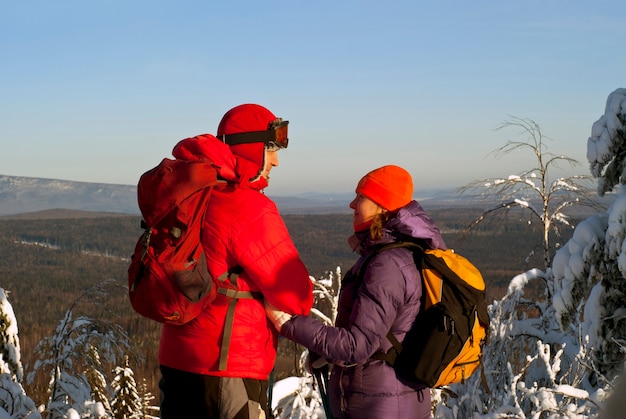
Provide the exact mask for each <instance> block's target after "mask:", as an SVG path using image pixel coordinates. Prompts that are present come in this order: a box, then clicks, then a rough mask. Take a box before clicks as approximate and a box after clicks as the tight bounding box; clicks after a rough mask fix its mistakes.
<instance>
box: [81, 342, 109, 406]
mask: <svg viewBox="0 0 626 419" xmlns="http://www.w3.org/2000/svg"><path fill="white" fill-rule="evenodd" d="M89 357H90V358H91V360H92V362H91V364H90V365H89V366H88V367H87V369H86V370H85V377H86V378H87V382H88V383H89V386H90V387H91V397H92V400H93V401H94V402H96V403H101V404H102V408H103V409H104V411H105V412H110V411H111V405H110V403H109V401H110V400H111V391H110V390H109V386H108V385H107V380H106V377H105V376H104V374H103V373H102V363H101V362H100V354H99V353H98V348H97V347H95V346H94V345H90V346H89Z"/></svg>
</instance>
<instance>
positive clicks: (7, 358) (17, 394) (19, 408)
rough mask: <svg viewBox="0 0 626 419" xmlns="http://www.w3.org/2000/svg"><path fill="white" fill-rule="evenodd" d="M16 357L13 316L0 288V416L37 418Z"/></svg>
mask: <svg viewBox="0 0 626 419" xmlns="http://www.w3.org/2000/svg"><path fill="white" fill-rule="evenodd" d="M20 357H21V353H20V340H19V337H18V328H17V319H16V318H15V315H14V313H13V307H12V306H11V303H9V300H8V298H7V293H6V292H5V291H4V290H3V289H2V288H0V416H2V414H3V413H6V415H7V416H8V417H12V418H29V419H36V418H41V415H40V414H39V412H38V411H37V408H36V406H35V403H34V402H33V401H32V400H31V399H30V398H29V397H28V396H27V395H26V393H25V392H24V388H23V387H22V378H23V375H24V370H23V368H22V363H21V361H20Z"/></svg>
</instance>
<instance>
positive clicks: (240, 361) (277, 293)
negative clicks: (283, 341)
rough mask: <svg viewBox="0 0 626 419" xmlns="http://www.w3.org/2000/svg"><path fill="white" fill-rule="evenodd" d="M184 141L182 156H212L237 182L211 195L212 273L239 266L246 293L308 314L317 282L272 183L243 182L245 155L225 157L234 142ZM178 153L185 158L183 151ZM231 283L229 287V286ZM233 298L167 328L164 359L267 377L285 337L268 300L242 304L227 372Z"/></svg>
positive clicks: (208, 240)
mask: <svg viewBox="0 0 626 419" xmlns="http://www.w3.org/2000/svg"><path fill="white" fill-rule="evenodd" d="M207 137H210V138H205V137H204V136H200V137H195V138H193V139H187V140H183V141H182V142H181V143H179V146H180V145H182V148H183V150H182V152H181V147H179V146H177V148H178V151H177V148H175V150H174V151H175V153H174V155H175V157H178V158H180V157H179V156H183V157H185V158H188V159H189V158H190V156H189V155H188V154H187V153H186V152H185V151H189V150H192V152H193V153H192V154H193V155H194V156H196V157H199V158H207V157H208V158H211V157H213V156H212V155H215V154H219V155H215V156H214V158H212V159H211V160H213V161H216V163H217V164H220V165H221V166H222V168H221V169H220V176H221V177H223V178H224V179H225V180H227V181H229V183H228V184H227V185H223V186H222V185H220V186H217V187H216V188H215V189H214V190H213V193H212V195H211V199H210V201H209V204H208V208H207V214H206V218H205V222H204V226H203V231H202V235H203V237H202V242H203V246H204V248H205V252H206V256H207V264H208V268H209V272H210V273H211V275H212V276H213V277H214V278H217V277H219V276H220V275H222V274H224V273H225V272H227V271H228V270H229V269H233V268H234V267H235V266H239V267H241V268H242V269H243V272H242V273H241V274H240V275H239V278H238V280H237V287H238V289H239V291H260V292H261V293H262V294H263V296H264V298H266V299H267V300H268V301H269V302H271V303H272V304H273V305H275V306H276V307H278V308H279V309H281V310H283V311H286V312H289V313H292V314H301V315H307V314H308V313H309V311H310V309H311V306H312V304H313V292H312V290H313V287H312V283H311V280H310V278H309V274H308V272H307V269H306V267H305V266H304V263H303V262H302V261H301V260H300V258H299V256H298V251H297V250H296V248H295V246H294V244H293V242H292V240H291V238H290V236H289V233H288V231H287V228H286V226H285V224H284V222H283V220H282V218H281V216H280V214H279V212H278V209H277V208H276V205H275V204H274V203H273V202H272V201H271V200H270V199H269V198H268V197H266V196H265V195H264V194H263V193H261V191H260V190H259V189H258V185H263V186H264V185H265V183H264V182H260V183H258V182H257V183H249V182H248V181H247V180H245V179H246V178H245V177H244V180H240V178H241V176H238V175H237V173H238V172H240V171H243V172H244V173H245V172H247V171H249V168H245V167H242V166H245V165H246V164H247V162H246V161H243V160H242V159H236V158H233V159H230V158H226V159H224V153H228V150H229V148H228V146H226V145H224V144H223V143H221V142H219V141H218V142H217V144H215V142H214V141H209V140H212V139H214V137H211V136H207ZM177 154H178V155H177ZM228 285H229V284H224V286H228ZM230 302H231V299H230V298H229V297H225V296H223V295H218V296H217V298H216V299H215V301H213V302H212V303H211V304H210V305H209V306H208V308H207V309H205V310H204V311H203V312H202V313H201V314H200V315H199V316H198V317H197V318H196V319H194V320H192V321H191V322H189V323H186V324H184V325H182V326H173V325H163V328H162V331H161V340H160V344H159V363H160V364H161V365H165V366H168V367H171V368H176V369H180V370H183V371H188V372H193V373H198V374H207V375H216V376H225V377H244V378H254V379H261V380H266V379H267V378H268V376H269V374H270V372H271V370H272V368H273V367H274V361H275V358H276V347H277V339H278V334H277V332H276V330H275V329H274V327H273V326H272V325H271V323H270V322H269V321H268V320H267V318H266V315H265V309H264V307H263V301H261V300H257V299H240V300H238V301H237V303H236V309H235V316H234V320H233V325H232V337H231V340H230V345H229V347H228V361H227V364H226V368H225V369H224V370H220V369H219V358H220V345H221V343H222V337H223V332H224V327H225V321H226V312H227V309H228V304H229V303H230Z"/></svg>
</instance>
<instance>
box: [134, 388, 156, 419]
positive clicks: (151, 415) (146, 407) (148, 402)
mask: <svg viewBox="0 0 626 419" xmlns="http://www.w3.org/2000/svg"><path fill="white" fill-rule="evenodd" d="M138 391H139V397H140V398H141V406H142V407H141V413H142V416H141V417H142V418H143V419H157V418H158V417H159V410H160V408H159V407H158V406H154V400H155V399H156V397H154V395H153V394H152V393H151V392H150V390H149V389H148V383H147V382H146V379H145V378H144V379H143V380H142V381H141V384H140V385H139V388H138Z"/></svg>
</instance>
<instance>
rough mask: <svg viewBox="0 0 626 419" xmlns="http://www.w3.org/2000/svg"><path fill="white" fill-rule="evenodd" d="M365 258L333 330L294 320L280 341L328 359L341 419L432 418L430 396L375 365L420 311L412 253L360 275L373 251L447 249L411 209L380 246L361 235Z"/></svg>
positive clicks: (385, 256)
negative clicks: (403, 244) (413, 242)
mask: <svg viewBox="0 0 626 419" xmlns="http://www.w3.org/2000/svg"><path fill="white" fill-rule="evenodd" d="M357 237H358V238H359V241H360V253H361V258H360V259H359V260H358V261H357V262H356V264H355V265H354V266H353V267H352V268H351V269H350V271H349V272H348V273H347V274H346V275H345V276H344V279H343V281H342V284H341V291H340V294H339V307H338V314H337V319H336V322H335V327H332V326H327V325H325V324H324V323H322V322H321V321H319V320H317V319H315V318H313V317H306V316H294V317H293V318H292V319H291V320H290V321H288V322H287V323H285V324H284V325H283V327H282V331H281V332H282V334H283V335H284V336H285V337H287V338H289V339H291V340H293V341H295V342H297V343H299V344H301V345H304V346H306V347H307V348H308V349H309V350H310V351H311V352H314V353H317V354H319V355H320V356H322V357H323V358H326V359H328V360H329V361H330V362H331V363H332V364H334V365H333V367H332V373H331V378H330V384H329V396H330V402H331V407H332V411H333V415H334V416H335V417H336V418H364V417H367V418H429V417H430V391H429V389H424V388H421V387H420V386H416V385H410V384H406V383H403V382H401V381H400V380H399V379H398V378H397V377H396V374H395V372H394V370H393V368H392V367H390V366H389V365H387V364H386V363H385V362H384V361H380V360H371V359H370V357H371V356H372V355H373V354H374V353H376V352H379V351H381V352H386V351H387V350H388V349H389V348H390V347H391V343H390V342H389V340H388V339H387V338H386V335H387V332H388V331H389V330H391V331H392V332H393V333H394V335H395V336H396V337H397V338H398V340H399V341H402V339H403V338H404V335H405V334H406V332H407V331H408V330H409V328H410V327H411V324H412V322H413V320H414V319H415V317H416V315H417V312H418V311H419V308H420V297H421V295H422V281H421V276H420V273H419V271H418V270H417V268H416V266H415V263H414V261H413V256H412V254H411V251H410V250H408V249H406V248H393V249H389V250H386V251H384V252H380V253H378V254H376V255H375V256H374V257H373V258H372V259H371V260H370V262H369V264H368V266H367V268H366V269H365V270H364V275H362V279H360V280H359V279H358V278H357V275H356V274H357V272H358V270H359V268H360V266H361V264H362V263H363V261H364V260H365V258H366V256H367V255H368V254H369V253H371V252H372V251H373V249H374V247H376V246H379V245H381V244H387V243H392V242H395V241H403V240H407V239H408V238H413V239H421V240H422V243H424V244H425V245H426V246H428V247H430V248H440V249H445V248H446V245H445V243H444V241H443V238H442V237H441V233H440V232H439V229H438V228H437V226H436V225H435V223H434V222H433V221H432V219H431V218H430V217H429V216H428V215H427V214H426V212H425V211H424V210H423V209H422V207H421V206H420V205H419V204H418V203H417V202H416V201H412V202H411V203H409V204H408V205H406V206H405V207H403V208H401V209H400V210H399V211H398V214H397V216H396V217H394V218H392V219H390V220H389V221H388V222H387V223H386V224H385V226H384V233H383V237H382V239H381V240H378V241H376V242H374V241H372V240H371V238H370V237H369V232H365V233H361V234H357Z"/></svg>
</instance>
